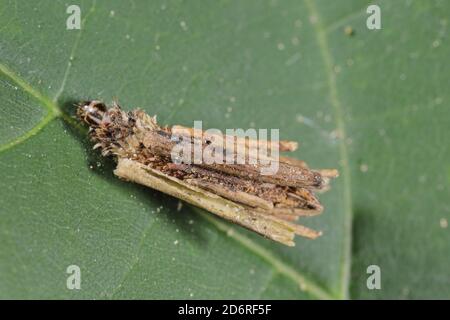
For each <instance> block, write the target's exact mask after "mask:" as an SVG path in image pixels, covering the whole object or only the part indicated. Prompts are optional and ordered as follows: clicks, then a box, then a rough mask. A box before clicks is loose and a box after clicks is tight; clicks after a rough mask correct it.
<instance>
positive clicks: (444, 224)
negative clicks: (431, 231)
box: [439, 218, 448, 229]
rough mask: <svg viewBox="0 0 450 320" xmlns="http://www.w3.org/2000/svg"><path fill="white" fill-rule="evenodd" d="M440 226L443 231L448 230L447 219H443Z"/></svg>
mask: <svg viewBox="0 0 450 320" xmlns="http://www.w3.org/2000/svg"><path fill="white" fill-rule="evenodd" d="M439 225H440V226H441V228H442V229H447V227H448V220H447V219H446V218H441V220H439Z"/></svg>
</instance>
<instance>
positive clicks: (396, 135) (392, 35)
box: [0, 0, 450, 299]
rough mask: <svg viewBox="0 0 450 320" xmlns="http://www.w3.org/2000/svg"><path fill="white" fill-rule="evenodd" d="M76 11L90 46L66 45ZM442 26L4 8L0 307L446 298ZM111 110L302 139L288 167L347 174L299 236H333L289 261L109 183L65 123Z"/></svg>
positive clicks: (213, 4) (250, 13)
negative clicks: (73, 301)
mask: <svg viewBox="0 0 450 320" xmlns="http://www.w3.org/2000/svg"><path fill="white" fill-rule="evenodd" d="M71 4H76V5H78V6H79V7H80V9H81V20H82V22H81V30H67V29H66V20H67V19H68V17H69V16H70V14H68V13H66V9H67V7H68V6H69V5H71ZM369 4H377V5H379V7H380V8H381V24H382V28H381V30H368V29H367V27H366V19H367V18H368V16H369V14H367V13H366V9H367V6H368V5H369ZM449 13H450V2H448V1H439V0H436V1H425V0H412V1H361V0H346V1H324V0H322V1H313V0H305V1H298V0H295V1H294V0H285V1H282V0H278V1H275V0H265V1H257V0H252V1H237V0H236V1H222V0H220V1H199V0H196V1H138V0H134V1H96V2H92V1H72V2H70V3H69V2H65V1H39V2H37V1H36V2H30V1H23V0H22V1H5V0H1V1H0V21H1V24H0V96H1V100H0V101H1V107H0V123H1V125H0V188H1V189H0V190H1V193H0V298H52V299H53V298H81V299H84V298H96V299H108V298H127V299H129V298H149V299H151V298H158V299H164V298H165V299H173V298H176V299H199V298H207V299H208V298H216V299H223V298H229V299H232V298H235V299H259V298H271V299H344V298H351V299H360V298H366V299H377V298H385V299H397V298H405V299H409V298H450V274H449V269H450V268H449V267H450V255H449V252H450V235H449V231H450V229H449V228H448V219H450V204H449V191H450V188H449V184H450V151H449V140H450V139H449V136H450V135H449V133H448V130H449V125H450V110H449V107H450V101H449V99H450V93H449V92H450V91H449V83H450V72H449V71H450V70H449V69H450V68H449V63H448V62H449V58H448V57H449V56H450V46H449V44H448V35H449V33H448V30H449ZM350 28H351V30H352V32H351V33H350V32H348V31H349V30H350ZM346 30H347V32H346ZM114 98H117V99H118V100H119V101H120V103H121V104H122V106H123V107H124V108H125V109H127V110H129V109H133V108H137V107H141V108H143V109H145V110H146V111H147V112H148V113H150V114H157V115H158V119H159V122H160V123H161V124H171V125H172V124H182V125H186V126H192V124H193V121H194V120H203V125H204V127H211V128H219V129H221V130H224V129H226V128H249V127H255V128H279V129H280V135H281V138H282V139H290V140H297V141H299V142H300V148H299V150H298V151H296V152H295V154H294V156H296V157H298V158H301V159H304V160H306V161H307V162H308V163H309V164H310V166H312V167H314V168H338V169H339V170H340V172H341V176H340V177H339V178H338V179H337V180H335V181H334V182H333V186H332V189H331V191H329V192H328V193H326V194H323V195H321V196H320V198H321V200H322V202H323V203H324V205H325V207H326V210H325V211H324V213H323V214H322V215H321V216H319V217H314V218H310V219H305V220H303V222H304V223H305V224H306V225H308V226H311V227H313V228H316V229H319V230H322V231H323V232H324V236H322V237H321V238H319V239H318V240H315V241H309V240H306V239H302V238H297V241H296V242H297V246H296V247H295V248H287V247H284V246H282V245H279V244H275V243H272V242H270V241H268V240H265V239H262V238H260V237H259V236H257V235H254V234H252V233H250V232H247V231H246V230H243V229H242V228H239V227H237V226H234V225H231V224H229V223H227V222H226V221H223V220H220V219H217V218H215V217H213V216H212V215H210V214H208V213H204V212H201V210H198V209H193V208H192V207H190V206H187V205H184V206H183V207H182V209H181V210H180V211H177V205H178V201H177V200H175V199H173V198H171V197H168V196H166V195H163V194H161V193H159V192H156V191H153V190H150V189H147V188H145V187H141V186H138V185H133V184H130V183H126V182H122V181H120V180H119V179H117V178H115V177H114V176H113V174H112V170H113V168H114V164H113V162H112V161H111V160H107V159H102V158H101V157H99V156H98V154H97V153H96V152H93V151H91V144H90V143H89V142H88V141H87V139H86V134H87V132H86V130H85V129H80V128H79V127H78V126H77V125H76V121H75V120H74V119H73V118H72V116H73V105H72V104H73V102H75V101H79V100H85V99H103V100H105V101H107V102H110V101H112V100H113V99H114ZM72 264H75V265H78V266H79V267H80V269H81V289H80V290H69V289H67V287H66V280H67V277H68V276H69V275H68V274H67V273H66V269H67V267H68V266H69V265H72ZM369 265H378V266H379V267H380V269H381V283H382V287H381V289H380V290H369V289H368V288H367V286H366V280H367V277H368V276H369V275H368V274H367V267H368V266H369Z"/></svg>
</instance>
